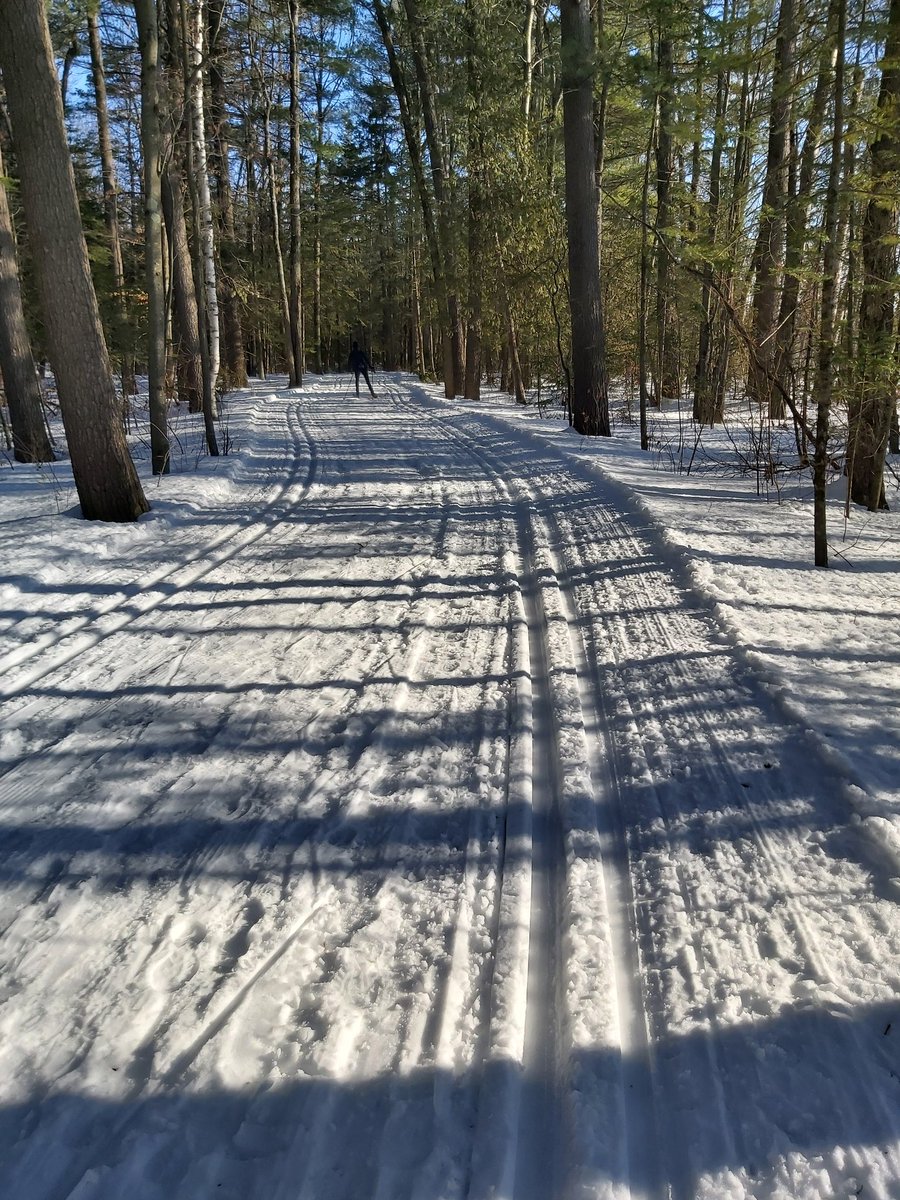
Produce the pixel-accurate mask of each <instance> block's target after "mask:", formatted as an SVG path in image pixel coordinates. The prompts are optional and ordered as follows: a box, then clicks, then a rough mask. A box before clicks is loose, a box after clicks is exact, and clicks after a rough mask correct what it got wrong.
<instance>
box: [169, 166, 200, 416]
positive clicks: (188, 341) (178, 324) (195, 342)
mask: <svg viewBox="0 0 900 1200" xmlns="http://www.w3.org/2000/svg"><path fill="white" fill-rule="evenodd" d="M170 149H171V148H170ZM183 186H184V181H183V177H182V174H181V171H180V170H179V169H178V167H177V166H176V164H175V163H174V162H173V161H172V160H171V159H170V160H169V165H168V167H167V168H166V169H165V170H164V171H163V174H162V199H163V212H164V214H165V219H166V232H167V234H168V243H169V271H170V275H171V279H172V325H173V328H174V333H175V371H176V375H177V379H178V398H179V399H180V400H181V401H186V402H187V405H188V411H189V412H192V413H198V412H202V411H203V367H202V363H201V359H200V319H199V317H198V315H197V293H196V291H195V289H194V272H193V266H192V264H191V249H190V246H189V244H188V236H187V222H186V221H185V216H184V194H183V191H182V189H183Z"/></svg>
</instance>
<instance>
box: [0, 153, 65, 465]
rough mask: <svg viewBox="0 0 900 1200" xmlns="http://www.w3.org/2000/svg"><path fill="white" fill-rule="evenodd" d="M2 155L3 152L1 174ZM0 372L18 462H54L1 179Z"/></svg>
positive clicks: (14, 453)
mask: <svg viewBox="0 0 900 1200" xmlns="http://www.w3.org/2000/svg"><path fill="white" fill-rule="evenodd" d="M2 174H4V161H2V157H1V156H0V178H1V176H2ZM0 372H1V373H2V377H4V390H5V392H6V403H7V406H8V408H10V422H11V425H12V445H13V455H14V457H16V461H17V462H53V461H54V458H55V455H54V452H53V449H52V446H50V439H49V438H48V437H47V427H46V425H44V419H43V410H42V408H41V384H40V383H38V379H37V371H36V370H35V360H34V358H32V356H31V344H30V342H29V337H28V328H26V325H25V311H24V308H23V306H22V289H20V287H19V268H18V259H17V256H16V238H14V234H13V226H12V215H11V214H10V203H8V200H7V198H6V188H5V187H4V185H2V184H0Z"/></svg>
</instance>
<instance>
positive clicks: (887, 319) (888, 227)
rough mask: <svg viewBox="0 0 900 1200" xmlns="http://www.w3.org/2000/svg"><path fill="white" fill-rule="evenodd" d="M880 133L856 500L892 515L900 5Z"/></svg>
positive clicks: (885, 74)
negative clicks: (887, 459)
mask: <svg viewBox="0 0 900 1200" xmlns="http://www.w3.org/2000/svg"><path fill="white" fill-rule="evenodd" d="M875 129H876V133H875V137H874V140H873V141H872V143H871V146H870V157H871V163H872V168H871V182H870V185H869V200H868V203H867V204H866V214H865V219H864V221H863V227H862V273H863V279H862V300H861V302H860V308H859V331H858V345H859V353H858V359H857V361H858V367H859V376H858V379H857V381H856V384H855V388H854V394H853V396H852V398H851V401H850V413H849V416H850V436H849V444H848V448H847V456H848V471H849V475H850V499H851V500H852V501H853V502H854V503H855V504H864V505H865V506H866V508H868V509H870V510H872V511H876V510H877V509H882V508H887V501H886V498H885V491H884V456H885V450H886V448H887V444H888V437H889V434H890V427H891V415H892V412H893V408H894V403H895V397H896V394H897V391H896V389H897V359H896V356H895V354H894V348H895V341H894V297H895V294H896V289H897V251H896V243H897V220H898V208H900V200H898V191H897V179H898V178H900V0H891V4H890V10H889V15H888V27H887V37H886V44H885V49H884V58H883V60H882V65H881V87H880V89H879V93H878V110H877V116H876V119H875Z"/></svg>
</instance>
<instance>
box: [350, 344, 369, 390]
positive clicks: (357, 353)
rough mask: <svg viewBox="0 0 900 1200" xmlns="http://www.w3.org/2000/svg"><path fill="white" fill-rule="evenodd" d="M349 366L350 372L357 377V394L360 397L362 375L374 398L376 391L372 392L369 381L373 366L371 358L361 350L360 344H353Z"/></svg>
mask: <svg viewBox="0 0 900 1200" xmlns="http://www.w3.org/2000/svg"><path fill="white" fill-rule="evenodd" d="M347 366H348V367H349V368H350V370H351V371H352V372H353V374H354V375H355V376H356V394H357V396H358V395H359V377H360V375H362V376H363V378H364V379H365V381H366V387H367V388H368V389H369V391H370V392H372V395H373V396H374V395H375V393H374V391H372V384H371V382H370V380H369V369H370V367H371V366H372V364H371V363H370V362H369V356H368V355H367V354H366V352H365V350H360V348H359V342H354V343H353V349H352V350H351V351H350V357H349V358H348V359H347Z"/></svg>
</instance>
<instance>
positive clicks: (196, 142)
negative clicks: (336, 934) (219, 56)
mask: <svg viewBox="0 0 900 1200" xmlns="http://www.w3.org/2000/svg"><path fill="white" fill-rule="evenodd" d="M205 33H206V0H195V3H194V5H193V7H192V11H191V22H190V42H191V44H190V54H191V78H190V107H191V149H192V154H193V160H194V161H193V172H194V184H195V187H196V189H197V200H198V205H199V210H200V211H199V218H200V228H199V230H198V233H199V237H200V252H201V254H202V256H203V287H204V292H205V300H206V304H205V308H206V337H207V345H208V347H209V362H208V366H207V369H208V371H209V377H210V380H209V387H210V390H211V391H212V394H213V397H215V394H216V380H217V379H218V377H219V362H220V338H219V293H218V290H217V288H216V240H215V233H214V229H213V214H212V197H211V195H210V190H209V160H208V156H207V151H206V115H205V112H204V101H203V64H204V42H205ZM213 404H214V406H215V401H213ZM213 415H215V414H213Z"/></svg>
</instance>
